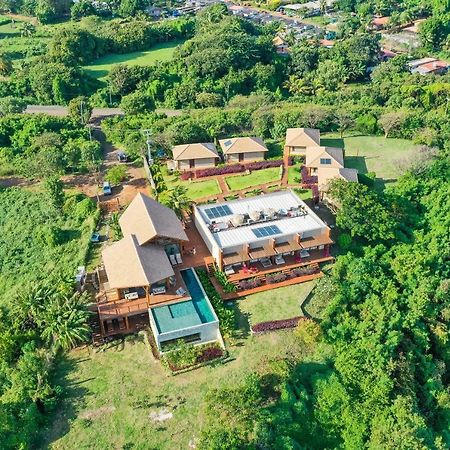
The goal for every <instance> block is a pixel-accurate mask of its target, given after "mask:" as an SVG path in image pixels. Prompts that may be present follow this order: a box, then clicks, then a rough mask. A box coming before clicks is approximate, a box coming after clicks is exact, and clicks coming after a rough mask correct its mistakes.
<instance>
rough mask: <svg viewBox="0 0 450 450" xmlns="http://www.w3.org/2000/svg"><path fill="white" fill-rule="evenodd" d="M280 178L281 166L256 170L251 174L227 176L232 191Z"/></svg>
mask: <svg viewBox="0 0 450 450" xmlns="http://www.w3.org/2000/svg"><path fill="white" fill-rule="evenodd" d="M279 179H280V168H279V167H271V168H270V169H262V170H254V171H253V172H252V173H251V174H249V175H240V176H232V177H225V180H226V183H227V184H228V187H229V188H230V190H232V191H239V190H240V189H246V188H249V187H252V186H257V185H259V184H264V183H270V182H272V181H277V180H279Z"/></svg>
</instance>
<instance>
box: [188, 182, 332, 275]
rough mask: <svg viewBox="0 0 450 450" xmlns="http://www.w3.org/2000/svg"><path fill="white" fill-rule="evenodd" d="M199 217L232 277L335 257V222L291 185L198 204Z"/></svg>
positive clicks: (208, 240)
mask: <svg viewBox="0 0 450 450" xmlns="http://www.w3.org/2000/svg"><path fill="white" fill-rule="evenodd" d="M194 219H195V225H196V228H197V230H198V232H199V233H200V235H201V236H202V238H203V240H204V241H205V243H206V246H207V247H208V250H209V251H210V253H211V255H212V257H213V258H214V261H215V264H216V266H217V267H218V268H219V270H221V271H223V272H225V273H226V274H227V275H228V276H229V277H230V279H231V280H233V279H236V280H237V279H239V278H240V275H242V276H244V277H245V275H246V274H247V272H250V274H251V273H252V272H258V273H260V272H264V271H265V272H271V271H276V270H281V269H282V268H285V267H286V266H289V267H294V266H301V265H307V264H311V263H320V262H325V261H329V260H331V259H333V258H332V257H331V256H330V252H329V249H330V245H331V244H332V243H333V241H332V240H331V238H330V229H329V227H328V226H327V225H326V224H325V223H324V222H323V221H322V220H321V219H320V218H319V217H318V216H317V214H315V213H314V212H313V211H312V210H311V208H309V207H308V206H307V205H306V203H305V202H304V201H303V200H301V199H300V198H299V197H297V195H295V194H294V193H293V192H292V191H290V190H287V191H281V192H275V193H271V194H263V195H260V196H257V197H252V198H245V199H238V200H232V201H228V202H223V203H217V204H213V205H211V204H208V205H201V206H196V207H195V208H194Z"/></svg>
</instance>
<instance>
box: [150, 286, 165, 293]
mask: <svg viewBox="0 0 450 450" xmlns="http://www.w3.org/2000/svg"><path fill="white" fill-rule="evenodd" d="M165 293H166V287H165V286H157V287H154V288H152V294H153V295H158V294H165Z"/></svg>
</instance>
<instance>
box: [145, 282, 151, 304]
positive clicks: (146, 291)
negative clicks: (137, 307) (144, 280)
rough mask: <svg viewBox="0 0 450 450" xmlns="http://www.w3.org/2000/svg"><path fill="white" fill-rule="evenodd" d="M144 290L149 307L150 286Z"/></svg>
mask: <svg viewBox="0 0 450 450" xmlns="http://www.w3.org/2000/svg"><path fill="white" fill-rule="evenodd" d="M144 290H145V299H146V301H147V306H150V294H149V287H148V286H144Z"/></svg>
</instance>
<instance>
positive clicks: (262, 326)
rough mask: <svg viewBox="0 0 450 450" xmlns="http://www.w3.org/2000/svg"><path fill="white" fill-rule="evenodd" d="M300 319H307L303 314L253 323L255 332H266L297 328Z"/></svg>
mask: <svg viewBox="0 0 450 450" xmlns="http://www.w3.org/2000/svg"><path fill="white" fill-rule="evenodd" d="M300 320H306V319H305V318H304V317H302V316H298V317H292V318H291V319H282V320H271V321H269V322H260V323H257V324H255V325H252V328H251V329H252V332H253V333H266V332H267V331H276V330H285V329H287V328H295V327H296V326H297V325H298V323H299V322H300Z"/></svg>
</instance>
